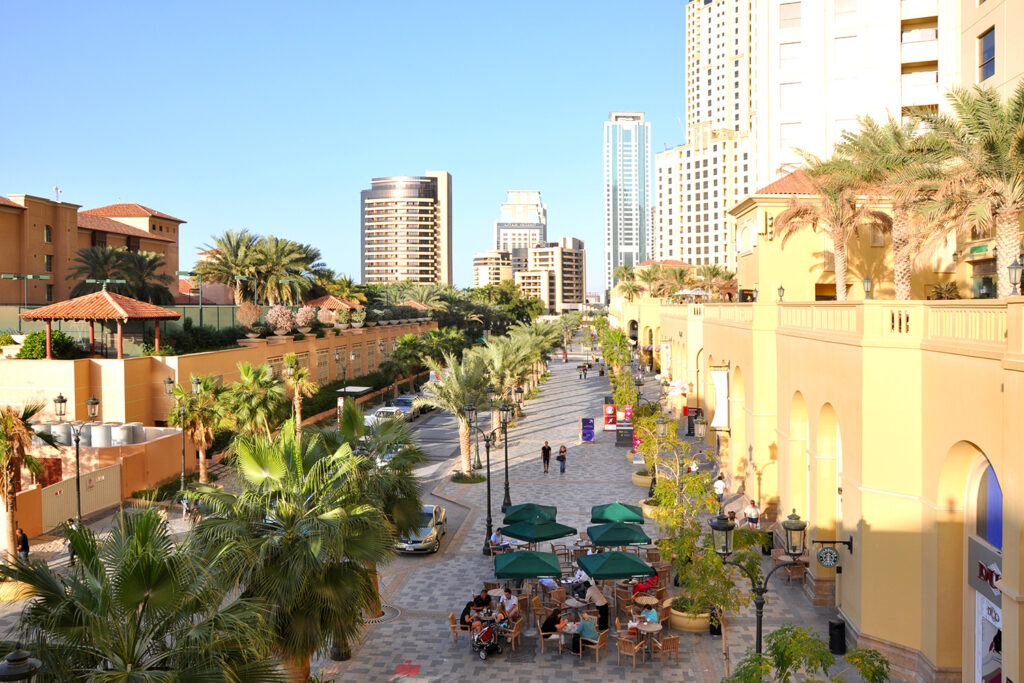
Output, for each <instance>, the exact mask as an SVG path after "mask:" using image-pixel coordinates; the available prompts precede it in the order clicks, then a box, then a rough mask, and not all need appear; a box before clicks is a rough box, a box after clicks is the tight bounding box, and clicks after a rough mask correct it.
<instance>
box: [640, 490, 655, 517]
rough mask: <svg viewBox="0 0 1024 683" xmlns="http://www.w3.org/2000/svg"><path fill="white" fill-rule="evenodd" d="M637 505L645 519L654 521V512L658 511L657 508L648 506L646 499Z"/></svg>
mask: <svg viewBox="0 0 1024 683" xmlns="http://www.w3.org/2000/svg"><path fill="white" fill-rule="evenodd" d="M648 486H650V484H648ZM639 505H640V509H641V510H642V511H643V513H644V517H646V518H647V519H650V520H654V519H656V515H655V512H656V511H657V510H658V508H657V507H655V506H654V505H648V504H647V500H646V499H644V500H641V501H640V502H639Z"/></svg>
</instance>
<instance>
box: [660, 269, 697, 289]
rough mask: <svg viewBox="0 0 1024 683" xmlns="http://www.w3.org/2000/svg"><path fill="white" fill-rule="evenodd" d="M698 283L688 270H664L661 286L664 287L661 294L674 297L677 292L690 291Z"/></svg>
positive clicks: (662, 271)
mask: <svg viewBox="0 0 1024 683" xmlns="http://www.w3.org/2000/svg"><path fill="white" fill-rule="evenodd" d="M696 283H697V281H696V279H694V277H693V274H692V273H691V272H690V270H689V269H687V268H662V270H661V284H662V285H663V289H662V290H661V292H662V294H663V295H665V296H672V295H673V294H675V293H676V292H681V291H683V290H684V289H689V288H690V287H693V286H694V285H695V284H696Z"/></svg>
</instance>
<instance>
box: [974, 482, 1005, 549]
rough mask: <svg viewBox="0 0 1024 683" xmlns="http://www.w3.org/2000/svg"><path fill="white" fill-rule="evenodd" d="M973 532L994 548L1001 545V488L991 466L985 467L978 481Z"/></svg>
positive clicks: (1000, 547)
mask: <svg viewBox="0 0 1024 683" xmlns="http://www.w3.org/2000/svg"><path fill="white" fill-rule="evenodd" d="M975 505H976V507H975V533H977V534H978V536H980V537H981V538H982V539H984V540H985V541H987V542H988V543H990V544H991V545H993V546H994V547H996V548H999V549H1002V547H1003V489H1002V487H1000V486H999V480H998V479H996V473H995V472H993V471H992V467H991V466H989V467H986V468H985V472H984V473H983V474H982V475H981V480H980V481H979V482H978V495H977V499H976V502H975Z"/></svg>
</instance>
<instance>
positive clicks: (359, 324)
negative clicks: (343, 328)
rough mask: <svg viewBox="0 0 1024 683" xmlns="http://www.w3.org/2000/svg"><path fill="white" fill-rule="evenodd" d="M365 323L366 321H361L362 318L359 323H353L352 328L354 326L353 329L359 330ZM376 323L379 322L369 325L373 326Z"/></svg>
mask: <svg viewBox="0 0 1024 683" xmlns="http://www.w3.org/2000/svg"><path fill="white" fill-rule="evenodd" d="M365 324H366V323H364V322H363V321H361V320H360V321H359V322H357V323H351V325H352V328H353V329H357V330H358V329H359V328H360V327H362V326H363V325H365ZM376 324H377V323H370V324H369V325H370V327H373V326H374V325H376Z"/></svg>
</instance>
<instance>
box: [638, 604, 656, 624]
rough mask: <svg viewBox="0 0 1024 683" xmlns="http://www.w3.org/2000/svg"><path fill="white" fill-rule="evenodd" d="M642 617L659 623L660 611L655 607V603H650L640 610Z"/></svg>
mask: <svg viewBox="0 0 1024 683" xmlns="http://www.w3.org/2000/svg"><path fill="white" fill-rule="evenodd" d="M640 617H641V618H643V619H646V620H647V621H648V622H649V623H651V624H657V623H658V621H660V619H659V617H658V611H657V610H656V609H654V605H648V606H647V607H644V608H643V610H641V611H640Z"/></svg>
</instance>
